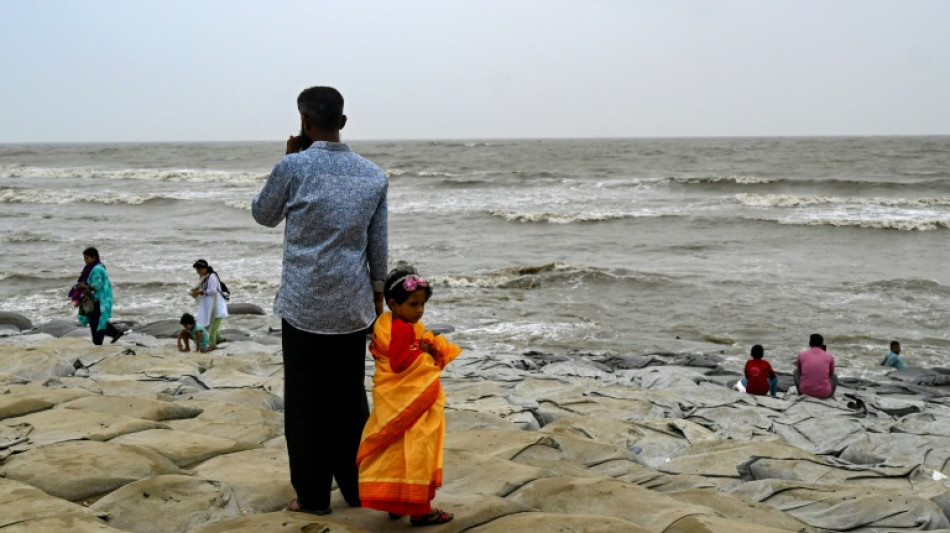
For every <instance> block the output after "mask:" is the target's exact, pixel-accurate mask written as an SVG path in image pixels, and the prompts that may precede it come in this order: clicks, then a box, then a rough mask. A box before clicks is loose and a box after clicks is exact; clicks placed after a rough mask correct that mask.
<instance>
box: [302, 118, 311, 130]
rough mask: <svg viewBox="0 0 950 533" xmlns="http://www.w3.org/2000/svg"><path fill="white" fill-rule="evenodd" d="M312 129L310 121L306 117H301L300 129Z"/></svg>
mask: <svg viewBox="0 0 950 533" xmlns="http://www.w3.org/2000/svg"><path fill="white" fill-rule="evenodd" d="M311 127H312V125H311V124H310V119H309V118H307V117H306V115H300V129H302V130H303V131H307V130H309V129H310V128H311Z"/></svg>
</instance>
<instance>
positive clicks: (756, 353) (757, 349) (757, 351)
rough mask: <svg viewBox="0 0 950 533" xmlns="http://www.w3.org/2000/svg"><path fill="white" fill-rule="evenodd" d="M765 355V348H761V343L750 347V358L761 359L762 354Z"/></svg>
mask: <svg viewBox="0 0 950 533" xmlns="http://www.w3.org/2000/svg"><path fill="white" fill-rule="evenodd" d="M764 355H765V349H764V348H762V345H761V344H756V345H755V346H753V347H752V358H753V359H762V356H764Z"/></svg>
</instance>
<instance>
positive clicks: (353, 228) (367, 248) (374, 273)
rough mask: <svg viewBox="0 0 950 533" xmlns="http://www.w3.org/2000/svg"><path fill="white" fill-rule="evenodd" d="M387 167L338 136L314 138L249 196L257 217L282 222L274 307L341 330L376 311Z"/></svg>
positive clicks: (322, 329) (352, 328) (364, 322)
mask: <svg viewBox="0 0 950 533" xmlns="http://www.w3.org/2000/svg"><path fill="white" fill-rule="evenodd" d="M387 188H388V181H387V179H386V174H385V173H384V172H383V171H382V170H381V169H380V168H379V167H378V166H376V165H375V164H373V163H372V162H370V161H369V160H368V159H366V158H364V157H362V156H360V155H358V154H356V153H354V152H352V151H351V150H350V148H349V147H348V146H347V145H345V144H342V143H334V142H325V141H318V142H315V143H313V145H311V146H310V148H308V149H306V150H304V151H302V152H299V153H296V154H289V155H287V156H285V157H284V158H283V159H281V160H280V162H279V163H277V165H276V166H274V170H273V171H271V174H270V176H269V177H268V178H267V183H265V184H264V188H263V189H261V192H259V193H258V194H257V196H255V197H254V201H253V202H252V204H251V213H252V214H253V216H254V220H256V221H257V222H258V223H259V224H262V225H264V226H269V227H274V226H277V225H278V224H280V222H281V221H282V220H286V224H285V226H284V265H283V272H282V275H281V282H280V289H278V291H277V297H276V298H275V300H274V314H276V315H277V316H279V317H280V318H282V319H284V320H286V321H287V322H289V323H290V325H292V326H293V327H295V328H297V329H300V330H303V331H307V332H310V333H320V334H344V333H353V332H356V331H359V330H361V329H365V328H367V327H369V326H370V324H372V323H373V320H375V318H376V310H375V306H374V303H373V288H374V286H375V287H376V288H377V290H379V291H382V284H383V282H384V280H385V279H386V260H387V256H386V254H387V238H388V236H387V224H388V221H387V207H386V192H387Z"/></svg>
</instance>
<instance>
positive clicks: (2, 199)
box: [0, 189, 176, 205]
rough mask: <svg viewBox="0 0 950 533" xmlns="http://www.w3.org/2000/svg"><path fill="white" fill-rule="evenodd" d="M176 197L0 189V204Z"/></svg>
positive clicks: (116, 201)
mask: <svg viewBox="0 0 950 533" xmlns="http://www.w3.org/2000/svg"><path fill="white" fill-rule="evenodd" d="M175 199H176V198H172V197H167V196H161V195H157V194H130V193H113V194H107V193H102V192H95V193H80V192H51V191H45V190H43V191H38V190H27V189H0V204H71V203H80V202H81V203H97V204H126V205H141V204H144V203H146V202H151V201H155V200H175Z"/></svg>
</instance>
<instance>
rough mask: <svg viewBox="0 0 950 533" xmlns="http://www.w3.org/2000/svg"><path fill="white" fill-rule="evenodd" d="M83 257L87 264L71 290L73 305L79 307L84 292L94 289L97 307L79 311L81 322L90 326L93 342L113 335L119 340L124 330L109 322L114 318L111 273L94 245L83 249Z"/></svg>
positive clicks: (99, 341) (114, 339)
mask: <svg viewBox="0 0 950 533" xmlns="http://www.w3.org/2000/svg"><path fill="white" fill-rule="evenodd" d="M82 258H83V260H84V261H85V262H86V266H85V267H84V268H83V269H82V274H80V275H79V281H77V282H76V285H74V286H73V289H72V290H71V291H69V297H70V298H71V299H72V301H73V306H75V307H78V306H79V302H80V301H81V300H82V296H83V293H84V292H85V291H87V290H90V289H92V291H93V296H94V297H95V300H96V306H95V309H94V310H93V311H92V312H91V313H88V314H85V315H84V314H82V311H80V313H79V322H80V323H81V324H82V325H83V326H89V330H90V331H91V332H92V343H93V344H96V345H100V344H102V341H103V339H105V336H106V335H108V336H110V337H112V342H115V341H117V340H119V337H121V336H122V332H121V331H119V330H118V329H116V327H115V326H113V325H112V324H110V323H109V319H110V318H112V283H110V282H109V274H108V273H107V272H106V267H105V265H103V264H102V263H101V262H100V261H99V250H96V249H95V248H93V247H89V248H86V249H85V250H83V251H82Z"/></svg>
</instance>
